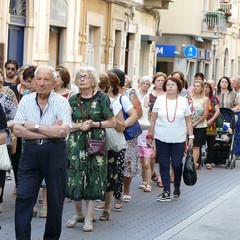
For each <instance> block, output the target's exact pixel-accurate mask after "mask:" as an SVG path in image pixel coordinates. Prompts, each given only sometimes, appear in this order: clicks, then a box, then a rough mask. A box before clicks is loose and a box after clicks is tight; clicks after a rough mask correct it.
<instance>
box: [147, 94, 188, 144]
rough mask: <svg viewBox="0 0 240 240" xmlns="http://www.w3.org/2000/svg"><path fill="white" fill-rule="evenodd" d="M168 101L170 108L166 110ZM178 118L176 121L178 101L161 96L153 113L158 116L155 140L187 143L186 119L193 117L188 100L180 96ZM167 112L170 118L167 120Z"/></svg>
mask: <svg viewBox="0 0 240 240" xmlns="http://www.w3.org/2000/svg"><path fill="white" fill-rule="evenodd" d="M166 100H167V105H168V107H167V108H166ZM177 101H178V103H177V110H176V117H175V120H174V121H173V122H169V120H170V121H171V120H173V119H174V113H175V108H176V99H174V100H170V99H166V96H159V97H158V98H157V100H156V102H155V104H154V106H153V111H152V112H156V113H157V114H158V117H157V120H156V123H155V129H154V138H156V139H158V140H160V141H162V142H166V143H181V142H185V141H186V134H187V127H186V120H185V117H187V116H190V115H191V110H190V107H189V104H188V101H187V99H186V98H184V97H181V96H178V100H177ZM167 110H168V116H169V119H168V118H167Z"/></svg>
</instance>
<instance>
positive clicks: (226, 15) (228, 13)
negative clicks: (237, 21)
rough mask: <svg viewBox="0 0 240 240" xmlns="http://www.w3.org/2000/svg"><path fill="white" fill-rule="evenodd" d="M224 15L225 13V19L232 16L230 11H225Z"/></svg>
mask: <svg viewBox="0 0 240 240" xmlns="http://www.w3.org/2000/svg"><path fill="white" fill-rule="evenodd" d="M224 15H225V19H226V20H227V21H228V19H229V18H230V17H231V16H232V13H231V12H225V13H224Z"/></svg>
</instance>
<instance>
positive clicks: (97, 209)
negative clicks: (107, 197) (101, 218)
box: [95, 202, 105, 211]
mask: <svg viewBox="0 0 240 240" xmlns="http://www.w3.org/2000/svg"><path fill="white" fill-rule="evenodd" d="M104 208H105V203H104V202H103V203H101V204H99V205H97V206H96V207H95V211H102V210H104Z"/></svg>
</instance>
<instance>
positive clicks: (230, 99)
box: [217, 91, 239, 109]
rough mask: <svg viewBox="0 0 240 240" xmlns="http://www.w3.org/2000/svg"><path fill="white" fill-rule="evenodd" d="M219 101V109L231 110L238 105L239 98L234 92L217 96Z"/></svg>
mask: <svg viewBox="0 0 240 240" xmlns="http://www.w3.org/2000/svg"><path fill="white" fill-rule="evenodd" d="M217 97H218V99H219V101H220V108H230V109H232V108H233V107H235V106H236V105H237V104H238V103H239V96H237V94H236V93H235V92H234V91H231V92H229V91H228V92H227V93H222V92H221V93H220V94H217Z"/></svg>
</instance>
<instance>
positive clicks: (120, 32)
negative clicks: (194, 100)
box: [0, 0, 171, 80]
mask: <svg viewBox="0 0 240 240" xmlns="http://www.w3.org/2000/svg"><path fill="white" fill-rule="evenodd" d="M170 2H171V0H158V1H157V0H132V1H131V0H128V1H127V0H119V1H117V0H7V1H6V0H0V9H1V12H2V13H5V14H3V16H2V18H1V19H0V27H1V29H3V31H2V34H1V36H0V67H1V68H3V67H4V62H5V61H6V60H7V59H10V58H12V59H16V60H18V62H19V64H20V65H22V64H35V65H45V64H48V65H51V66H53V67H56V66H57V65H64V66H66V67H68V68H69V70H70V72H71V74H72V75H74V72H75V70H76V69H77V68H79V67H80V66H82V65H91V66H94V67H95V68H96V69H97V70H98V71H99V72H105V71H107V70H109V69H111V68H113V67H118V68H121V69H123V70H124V71H125V73H126V74H128V75H129V76H130V77H131V78H133V80H137V79H138V78H139V76H141V75H152V73H153V72H154V71H155V68H156V51H155V49H156V47H155V46H156V42H159V41H160V40H159V39H160V31H159V23H160V13H159V11H160V9H166V10H167V9H168V8H169V3H170Z"/></svg>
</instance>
